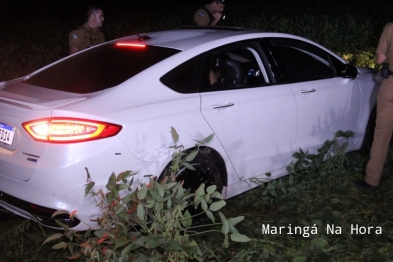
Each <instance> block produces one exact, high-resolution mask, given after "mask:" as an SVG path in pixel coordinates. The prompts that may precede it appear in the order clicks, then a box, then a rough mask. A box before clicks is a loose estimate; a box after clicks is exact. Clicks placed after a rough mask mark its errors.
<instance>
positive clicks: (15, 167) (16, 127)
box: [0, 80, 86, 181]
mask: <svg viewBox="0 0 393 262" xmlns="http://www.w3.org/2000/svg"><path fill="white" fill-rule="evenodd" d="M27 94H29V95H27ZM84 99H86V97H80V96H74V95H73V94H69V93H66V92H61V91H56V90H48V89H45V88H40V87H35V86H29V85H27V84H24V83H23V82H21V81H18V80H14V81H10V82H5V83H0V174H1V175H4V176H9V177H12V178H15V179H19V180H23V181H27V180H29V179H30V177H31V176H32V174H33V173H34V170H35V168H36V167H37V165H38V164H39V162H40V158H41V156H42V154H43V153H44V150H45V147H46V143H43V142H37V141H34V140H33V139H32V138H31V137H30V136H29V135H28V134H27V132H26V131H25V130H24V129H23V127H22V123H24V122H27V121H31V120H35V119H41V118H49V117H51V112H52V109H54V108H57V107H60V106H63V105H67V104H70V103H75V102H78V101H81V100H84Z"/></svg>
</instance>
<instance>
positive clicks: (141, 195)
mask: <svg viewBox="0 0 393 262" xmlns="http://www.w3.org/2000/svg"><path fill="white" fill-rule="evenodd" d="M146 195H147V186H146V184H142V187H141V189H139V191H138V194H137V196H138V199H139V200H142V199H145V198H146Z"/></svg>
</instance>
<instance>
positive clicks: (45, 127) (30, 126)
mask: <svg viewBox="0 0 393 262" xmlns="http://www.w3.org/2000/svg"><path fill="white" fill-rule="evenodd" d="M22 126H23V128H24V129H25V130H26V131H27V133H29V135H31V136H32V137H33V138H34V140H37V141H42V142H52V143H71V142H82V141H88V140H94V139H100V138H105V137H111V136H114V135H116V134H118V133H119V132H120V130H121V128H122V126H119V125H115V124H110V123H105V122H98V121H91V120H85V119H76V118H47V119H39V120H35V121H30V122H25V123H23V124H22Z"/></svg>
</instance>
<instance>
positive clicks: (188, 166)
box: [182, 162, 195, 171]
mask: <svg viewBox="0 0 393 262" xmlns="http://www.w3.org/2000/svg"><path fill="white" fill-rule="evenodd" d="M182 165H183V166H185V167H186V168H187V169H190V170H192V171H195V168H194V167H193V166H192V165H190V164H189V163H187V162H183V164H182Z"/></svg>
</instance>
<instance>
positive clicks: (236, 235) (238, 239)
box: [231, 233, 251, 242]
mask: <svg viewBox="0 0 393 262" xmlns="http://www.w3.org/2000/svg"><path fill="white" fill-rule="evenodd" d="M231 240H232V241H233V242H248V241H250V240H251V239H250V238H249V237H248V236H245V235H242V234H239V233H233V234H231Z"/></svg>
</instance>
